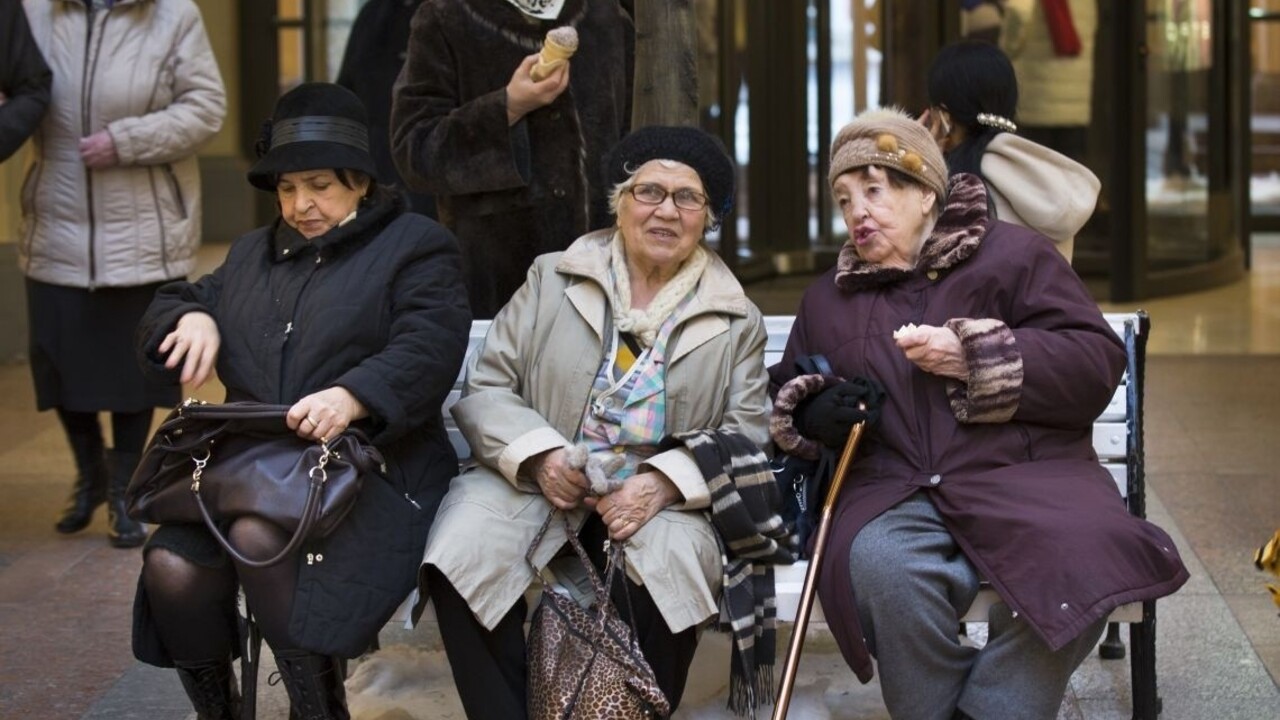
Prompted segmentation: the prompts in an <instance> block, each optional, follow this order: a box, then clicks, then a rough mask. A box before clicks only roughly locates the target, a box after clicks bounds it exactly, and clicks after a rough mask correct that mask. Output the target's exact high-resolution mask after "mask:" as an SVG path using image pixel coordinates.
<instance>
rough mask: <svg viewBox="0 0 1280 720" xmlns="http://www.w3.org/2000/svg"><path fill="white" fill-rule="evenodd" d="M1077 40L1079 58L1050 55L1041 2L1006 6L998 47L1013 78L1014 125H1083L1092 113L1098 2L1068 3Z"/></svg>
mask: <svg viewBox="0 0 1280 720" xmlns="http://www.w3.org/2000/svg"><path fill="white" fill-rule="evenodd" d="M1067 5H1068V7H1070V11H1071V22H1072V24H1073V25H1074V26H1075V29H1076V34H1077V35H1079V36H1080V46H1081V48H1080V54H1079V55H1076V56H1074V57H1063V56H1060V55H1057V54H1056V53H1054V50H1053V38H1052V37H1051V36H1050V34H1049V23H1048V21H1046V20H1045V15H1044V7H1043V6H1042V4H1041V3H1040V0H1009V2H1008V3H1007V4H1006V6H1005V15H1004V18H1005V20H1004V22H1005V25H1004V32H1003V33H1002V35H1001V40H1000V45H1001V47H1002V48H1003V49H1004V51H1005V53H1006V54H1008V56H1009V59H1010V60H1011V61H1012V62H1013V69H1014V72H1015V73H1017V76H1018V117H1017V120H1018V124H1019V125H1026V126H1029V127H1057V126H1076V125H1088V124H1089V123H1090V122H1092V117H1091V114H1090V113H1091V112H1092V108H1093V104H1092V101H1093V47H1094V41H1095V39H1096V35H1097V31H1098V4H1097V0H1068V2H1067Z"/></svg>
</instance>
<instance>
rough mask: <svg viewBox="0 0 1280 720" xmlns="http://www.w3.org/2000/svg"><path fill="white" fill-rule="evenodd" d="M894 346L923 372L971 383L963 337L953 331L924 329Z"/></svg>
mask: <svg viewBox="0 0 1280 720" xmlns="http://www.w3.org/2000/svg"><path fill="white" fill-rule="evenodd" d="M894 342H896V343H897V344H898V347H899V348H901V349H902V352H903V354H905V355H906V356H907V359H908V360H910V361H911V362H913V363H915V365H916V367H918V368H920V369H921V370H923V371H925V372H927V373H931V374H933V375H941V376H942V377H949V378H955V379H956V380H959V381H961V382H968V380H969V365H968V364H967V363H966V362H965V359H964V348H962V347H961V345H960V336H959V335H956V333H955V331H954V330H952V329H951V328H947V327H934V326H932V325H920V326H919V327H917V328H916V329H915V330H913V331H911V332H909V333H907V334H906V335H903V336H902V337H900V338H898V339H897V340H895V341H894Z"/></svg>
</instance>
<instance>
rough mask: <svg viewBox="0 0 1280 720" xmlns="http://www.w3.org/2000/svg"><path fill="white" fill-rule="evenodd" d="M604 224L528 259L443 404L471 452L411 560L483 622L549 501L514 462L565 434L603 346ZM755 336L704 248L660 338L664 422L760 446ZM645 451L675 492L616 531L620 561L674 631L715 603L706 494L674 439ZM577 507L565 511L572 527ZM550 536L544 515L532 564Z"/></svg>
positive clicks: (744, 305) (746, 304)
mask: <svg viewBox="0 0 1280 720" xmlns="http://www.w3.org/2000/svg"><path fill="white" fill-rule="evenodd" d="M611 237H612V231H611V230H603V231H598V232H594V233H591V234H588V235H585V236H583V237H582V238H579V239H578V240H577V241H576V242H575V243H574V244H573V245H571V246H570V247H569V249H568V250H566V251H564V252H563V253H552V254H549V255H543V256H541V257H539V258H538V260H537V261H536V262H535V263H534V266H533V268H532V269H531V270H530V272H529V277H528V280H527V281H526V282H525V284H524V286H523V287H522V288H521V289H520V290H519V291H518V292H517V293H516V294H515V296H514V297H513V298H512V299H511V302H510V303H508V304H507V306H506V307H505V308H504V309H503V310H502V311H501V312H500V313H498V316H497V317H496V318H495V319H494V321H493V325H492V326H491V328H490V330H489V334H488V336H487V337H486V338H485V341H484V344H483V346H482V347H481V348H480V350H479V351H478V352H476V353H475V354H474V355H473V356H472V358H471V360H470V362H469V365H468V367H467V382H466V387H465V389H464V391H463V397H462V399H461V400H459V401H458V403H457V404H456V405H455V406H454V407H453V416H454V419H455V420H456V421H457V423H458V427H459V428H460V429H461V430H462V433H463V435H464V436H465V437H466V438H467V441H468V442H469V443H470V445H471V450H472V453H473V456H474V458H475V459H476V460H478V461H479V465H478V466H476V467H474V468H472V469H469V470H466V471H464V472H463V473H462V474H461V475H459V476H458V477H456V478H454V480H453V483H452V484H451V485H450V487H449V494H448V495H447V496H445V499H444V502H443V503H442V504H441V506H440V512H439V514H438V515H437V516H436V519H435V522H434V523H433V524H432V526H431V535H430V537H429V538H428V540H427V548H426V552H425V555H424V559H423V562H424V563H427V564H431V565H434V566H436V567H437V568H439V569H440V570H441V571H442V572H443V573H444V574H445V576H446V577H448V578H449V580H450V582H452V583H453V585H454V587H456V588H457V590H458V592H459V593H461V594H462V596H463V597H464V598H466V600H467V602H468V604H469V605H470V606H471V609H472V611H473V612H475V614H476V617H477V618H479V620H480V621H481V622H482V623H483V624H484V625H485V627H488V628H493V627H494V626H495V625H496V624H497V622H498V620H500V619H501V618H502V616H503V614H505V613H506V612H507V611H509V610H510V609H511V607H512V605H514V604H515V602H516V600H518V599H519V597H520V596H521V595H522V594H523V593H524V592H525V590H526V589H528V587H529V586H530V584H531V583H532V582H533V580H534V575H533V571H532V570H531V569H530V567H529V566H528V565H527V564H526V563H525V560H524V555H525V551H526V550H527V549H528V547H529V545H530V544H531V542H532V540H533V537H534V535H535V533H536V532H537V530H538V528H539V527H540V526H541V524H542V522H543V520H544V519H546V516H547V513H548V512H549V511H550V510H551V508H552V506H551V504H550V503H548V502H547V501H546V500H545V499H543V497H542V495H541V494H539V493H538V489H537V486H536V485H534V484H532V483H530V482H528V481H527V480H524V479H520V480H517V478H516V471H517V469H518V468H519V467H520V464H521V463H522V462H524V460H526V459H527V458H529V457H532V456H533V455H536V454H538V453H541V452H544V451H546V450H550V449H553V448H558V447H567V446H569V445H570V444H571V443H572V441H573V440H574V438H575V436H576V435H577V433H578V429H579V426H580V424H581V421H582V415H583V411H584V409H585V408H586V405H587V398H588V395H589V394H590V390H591V385H592V381H593V380H594V378H595V375H596V371H597V370H598V369H599V366H600V363H601V361H602V359H603V358H604V353H605V352H606V348H607V346H608V343H607V342H606V338H605V331H606V322H605V320H606V313H607V312H608V297H609V296H608V293H607V292H606V289H605V285H606V283H608V282H609V279H608V278H609V273H608V267H609V241H610V239H611ZM764 347H765V328H764V324H763V320H762V318H761V316H760V311H759V310H758V309H757V308H756V307H755V305H753V304H752V303H751V301H750V300H748V299H747V298H746V296H745V295H744V293H743V290H742V286H741V285H740V284H739V283H738V281H737V280H736V279H735V278H734V277H733V274H732V273H731V272H730V271H729V269H728V267H726V266H725V265H724V263H723V262H721V261H720V259H719V258H718V257H715V256H714V255H713V256H712V259H711V262H710V263H709V264H708V266H707V269H706V270H705V271H704V273H703V276H702V279H701V281H700V282H699V284H698V287H697V290H696V296H695V299H694V300H693V301H692V302H691V303H690V304H689V305H688V306H687V307H686V309H685V311H684V314H683V317H681V318H680V319H679V322H678V324H677V326H676V328H675V330H674V331H673V332H672V335H671V340H670V343H669V344H668V347H667V352H668V357H669V360H668V363H667V371H666V392H667V425H666V429H665V431H666V433H667V434H672V433H677V432H682V431H685V430H694V429H702V428H719V429H726V430H736V431H738V432H740V433H742V434H744V435H746V436H747V437H749V438H751V439H752V440H754V441H755V442H757V443H758V444H760V445H762V446H763V445H764V444H765V443H766V442H767V441H768V435H769V433H768V420H769V411H770V405H769V398H768V382H769V380H768V375H767V374H766V373H765V368H764ZM646 464H647V465H648V466H652V467H654V468H657V469H659V470H661V471H662V472H664V473H666V475H667V476H668V477H670V478H671V479H672V481H673V482H675V484H676V486H677V487H679V488H680V490H681V492H682V493H683V494H684V497H685V502H684V503H683V504H680V505H677V506H674V507H672V508H669V509H667V510H664V511H662V512H660V513H659V514H658V515H657V516H656V517H655V518H654V519H653V520H651V521H650V522H649V523H647V524H646V525H645V526H644V527H643V528H641V529H640V531H639V532H637V533H636V534H635V535H634V536H633V537H632V538H631V540H629V541H628V544H627V571H628V574H629V576H630V577H631V578H632V579H633V580H635V581H637V582H640V583H643V584H644V585H645V586H646V587H647V588H648V589H649V592H650V594H651V595H652V596H653V599H654V601H655V602H656V603H657V606H658V608H659V610H660V611H661V613H662V616H663V619H664V620H666V622H667V624H668V625H669V626H670V628H671V630H672V631H674V632H680V631H681V630H684V629H686V628H688V627H691V626H694V625H697V624H699V623H701V622H703V621H705V620H707V619H708V618H710V617H711V616H712V615H714V614H715V613H716V612H717V608H718V606H717V598H718V595H719V591H720V582H721V562H720V551H719V548H718V545H717V543H716V538H715V535H714V531H713V530H712V527H711V524H710V522H709V521H708V519H707V512H706V511H707V509H708V506H709V503H710V495H709V493H708V491H707V486H706V483H705V482H704V480H703V478H702V474H701V473H700V472H698V469H697V467H696V466H695V464H694V462H693V459H692V457H691V456H690V455H689V453H688V451H686V450H684V449H683V448H680V449H673V450H669V451H666V452H662V453H659V454H657V455H655V456H653V457H652V458H650V459H649V460H648V461H647V463H646ZM643 467H644V466H642V468H643ZM585 512H586V510H585V509H580V510H578V511H575V512H574V513H572V514H571V516H570V521H571V523H573V524H574V526H575V527H580V526H581V524H582V522H583V521H584V519H585ZM564 542H565V535H564V531H563V528H561V527H557V526H556V525H553V526H552V528H551V530H549V531H548V533H547V536H546V537H545V538H544V539H543V542H542V544H541V545H540V546H539V548H538V552H537V553H536V555H535V556H534V561H535V563H536V564H537V565H538V567H540V568H541V567H545V566H546V564H547V563H548V562H550V560H551V558H552V556H553V555H554V554H555V553H556V551H557V550H558V549H559V547H560V546H561V545H563V544H564ZM424 590H425V588H424Z"/></svg>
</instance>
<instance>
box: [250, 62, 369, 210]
mask: <svg viewBox="0 0 1280 720" xmlns="http://www.w3.org/2000/svg"><path fill="white" fill-rule="evenodd" d="M256 149H257V151H258V162H256V163H254V165H253V167H251V168H249V183H250V184H252V185H253V186H254V187H256V188H258V189H259V190H266V191H268V192H274V191H275V189H276V180H277V179H278V178H279V177H280V176H281V175H282V174H284V173H288V172H298V171H300V170H319V169H331V168H336V169H342V170H359V171H360V172H362V173H364V174H365V175H368V176H369V177H371V178H373V179H374V180H377V179H378V172H377V170H376V169H374V165H373V156H372V155H370V154H369V115H368V113H367V112H366V111H365V108H364V103H363V102H361V101H360V98H359V97H358V96H356V94H355V93H353V92H351V91H350V90H348V89H346V88H344V87H342V86H341V85H335V84H333V83H321V82H313V83H303V84H302V85H299V86H298V87H296V88H294V89H292V90H290V91H289V92H287V93H285V94H284V95H281V96H280V99H279V100H277V101H276V107H275V110H274V111H273V112H272V113H271V120H270V121H269V122H267V123H264V124H263V126H262V133H261V135H260V136H259V138H258V144H257V148H256Z"/></svg>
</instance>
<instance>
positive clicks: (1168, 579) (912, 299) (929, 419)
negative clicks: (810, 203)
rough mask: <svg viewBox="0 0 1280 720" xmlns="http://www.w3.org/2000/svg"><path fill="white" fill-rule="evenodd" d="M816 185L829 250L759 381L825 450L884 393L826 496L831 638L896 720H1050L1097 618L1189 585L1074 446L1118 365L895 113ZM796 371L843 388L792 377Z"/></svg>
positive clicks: (1030, 247) (1053, 274) (787, 422)
mask: <svg viewBox="0 0 1280 720" xmlns="http://www.w3.org/2000/svg"><path fill="white" fill-rule="evenodd" d="M830 183H831V192H832V195H833V196H834V198H835V201H836V204H837V205H838V206H839V208H840V211H841V213H842V214H843V216H844V221H845V224H846V225H847V226H848V228H849V240H848V241H847V242H846V243H845V245H844V247H843V248H841V250H840V256H839V259H838V261H837V264H836V267H835V268H834V269H832V270H831V271H830V272H828V273H826V274H825V275H823V276H822V277H821V278H819V279H818V280H816V281H815V282H814V283H813V284H812V285H811V286H810V287H809V288H808V289H807V290H806V291H805V294H804V297H803V299H802V300H801V305H800V309H799V311H798V312H797V314H796V321H795V325H794V326H793V328H792V331H791V337H790V338H789V339H788V342H787V348H786V351H785V353H784V355H783V359H782V362H781V363H780V364H778V365H777V366H775V367H773V368H772V369H771V376H772V380H773V381H774V382H775V383H776V384H777V385H779V386H781V389H780V390H779V391H778V394H777V399H776V403H775V406H774V407H775V417H774V425H773V428H772V429H773V431H774V432H773V436H774V439H775V441H776V442H777V443H778V444H779V446H780V447H782V448H783V449H785V450H787V451H789V452H791V453H793V454H801V455H805V454H811V453H813V452H815V451H816V450H817V449H818V445H819V444H822V445H827V446H828V447H836V448H839V447H841V446H843V444H844V442H845V438H846V437H847V436H848V434H849V429H850V426H851V425H852V424H853V423H855V422H858V421H860V420H863V419H865V415H864V414H863V413H862V412H861V411H860V410H859V409H858V402H859V400H860V399H863V398H865V397H866V395H867V393H866V392H865V390H866V385H867V384H866V383H865V382H858V381H857V380H855V379H872V380H875V381H877V382H878V383H880V384H882V385H883V387H884V389H885V391H886V395H887V400H886V401H885V403H884V405H883V406H882V407H881V408H880V415H879V422H878V424H877V425H876V426H875V427H874V430H873V431H872V432H871V433H870V434H869V436H868V438H867V440H866V441H864V443H863V447H862V449H861V450H860V453H859V455H858V458H857V460H856V461H855V463H854V465H853V468H852V470H851V471H850V474H849V476H848V479H847V481H846V483H845V485H844V486H843V488H842V492H841V496H840V497H839V498H838V499H837V501H836V507H835V512H834V515H833V526H832V530H831V534H830V536H829V537H830V544H829V546H828V550H827V552H826V553H825V554H824V556H823V559H822V570H821V575H820V580H819V583H818V593H819V597H820V598H821V600H822V606H823V610H824V612H825V615H826V618H827V621H828V622H829V623H830V625H831V629H832V631H833V633H834V635H835V638H836V641H837V643H838V644H839V646H840V649H841V652H842V653H843V654H844V657H845V660H846V661H847V662H848V663H849V666H850V667H851V668H853V670H854V671H855V672H856V673H857V674H858V677H859V678H861V679H862V680H863V681H864V682H865V681H868V680H870V679H871V673H872V664H871V656H874V657H875V658H876V668H878V670H879V672H880V687H881V690H882V691H883V693H884V699H885V704H886V705H887V706H888V709H889V713H890V714H891V715H892V716H893V717H894V718H895V720H907V719H911V720H917V719H918V720H952V719H963V718H969V717H974V718H984V719H985V718H1042V719H1045V720H1051V719H1052V718H1054V717H1055V716H1056V715H1057V712H1058V707H1059V705H1061V703H1062V697H1063V693H1064V691H1065V689H1066V685H1067V681H1068V679H1069V678H1070V677H1071V673H1072V671H1073V670H1075V668H1076V666H1077V665H1078V664H1079V663H1080V661H1081V660H1082V659H1083V658H1084V657H1085V655H1086V654H1087V653H1088V652H1089V650H1090V649H1091V648H1092V647H1093V645H1094V644H1095V643H1096V642H1097V639H1098V637H1099V636H1100V634H1101V633H1102V629H1103V627H1104V625H1105V623H1106V618H1107V614H1108V613H1110V611H1111V610H1112V609H1114V608H1115V607H1117V606H1119V605H1121V604H1123V603H1127V602H1132V601H1137V600H1151V599H1154V598H1157V597H1160V596H1163V595H1167V594H1169V593H1172V592H1173V591H1175V590H1177V589H1178V587H1179V586H1180V585H1182V583H1183V582H1185V581H1186V579H1187V570H1186V568H1185V567H1183V565H1182V562H1181V560H1180V559H1179V558H1178V552H1177V549H1176V548H1175V547H1174V545H1173V541H1172V540H1170V539H1169V536H1168V535H1167V534H1166V533H1165V532H1164V531H1162V530H1161V529H1160V528H1158V527H1156V526H1154V525H1152V524H1150V523H1148V522H1146V521H1143V520H1140V519H1138V518H1136V517H1133V516H1132V515H1130V514H1129V513H1128V511H1127V510H1126V509H1125V507H1124V503H1123V502H1122V501H1121V498H1120V495H1119V493H1117V492H1116V487H1115V483H1114V481H1113V480H1112V479H1111V475H1110V473H1108V472H1107V471H1106V470H1105V469H1104V468H1103V467H1102V466H1101V465H1099V464H1098V460H1097V456H1096V455H1095V454H1094V451H1093V443H1092V428H1093V421H1094V420H1095V419H1096V418H1097V417H1098V415H1099V414H1100V413H1101V412H1102V410H1103V409H1104V408H1105V407H1106V406H1107V402H1108V400H1109V399H1110V398H1111V397H1112V394H1113V393H1114V392H1115V389H1116V384H1117V383H1118V382H1119V381H1120V376H1121V373H1122V372H1123V371H1124V364H1125V352H1124V348H1123V346H1122V345H1121V343H1120V340H1119V339H1118V338H1117V337H1116V336H1115V333H1113V332H1112V331H1111V329H1110V328H1109V327H1108V325H1107V322H1106V320H1105V318H1103V316H1102V313H1101V312H1100V311H1099V310H1098V306H1097V304H1096V303H1095V302H1094V301H1093V299H1092V298H1091V297H1089V293H1088V291H1087V290H1086V289H1085V287H1084V283H1082V282H1081V281H1080V278H1079V277H1077V276H1076V275H1075V273H1074V272H1072V270H1071V266H1070V265H1069V264H1068V263H1067V261H1066V260H1065V259H1064V258H1063V257H1062V256H1061V255H1060V254H1059V253H1058V252H1057V251H1056V250H1055V249H1054V247H1053V243H1052V242H1051V241H1050V240H1049V239H1048V238H1046V237H1044V236H1042V235H1039V234H1037V233H1035V232H1034V231H1032V230H1029V229H1026V228H1022V227H1019V226H1016V225H1011V224H1009V223H1005V222H1001V221H998V220H994V219H993V218H992V214H991V212H990V209H989V208H988V205H987V199H986V198H987V195H986V191H985V189H984V187H983V184H982V181H981V180H980V179H979V178H978V177H977V176H975V175H969V174H965V173H959V174H957V175H955V176H954V177H948V175H947V168H946V164H945V161H944V160H943V157H942V153H941V151H940V150H939V149H938V145H937V143H936V142H935V141H934V139H933V138H932V136H930V134H929V132H928V131H927V130H926V129H925V128H924V126H922V125H921V124H919V123H917V122H916V121H915V120H913V119H912V118H910V117H908V116H906V115H905V114H903V113H901V112H899V111H895V110H871V111H867V112H865V113H863V114H861V115H859V116H858V117H857V118H855V119H854V120H853V122H851V123H849V124H848V125H846V126H845V127H844V128H843V129H842V130H841V131H840V133H839V134H838V135H837V136H836V139H835V141H834V142H833V143H832V148H831V175H830ZM812 355H823V356H825V357H826V358H827V360H828V361H829V362H830V364H831V368H832V370H833V371H834V374H835V375H838V376H841V377H844V378H849V380H848V381H847V382H843V383H839V382H835V381H833V380H832V379H831V378H829V377H822V376H818V375H800V376H799V377H797V376H796V374H797V371H796V370H795V369H794V367H795V361H796V360H798V359H801V358H804V357H806V356H812ZM824 388H825V389H824ZM797 430H798V432H797ZM984 579H985V580H986V581H988V582H990V583H991V585H992V586H993V587H994V588H995V589H996V590H997V591H998V592H999V594H1000V598H1001V600H1002V602H1001V603H999V604H997V605H996V606H995V608H994V609H993V610H992V613H991V617H990V625H989V628H990V632H989V637H988V640H987V643H986V645H985V646H984V647H983V648H982V649H977V648H974V647H973V646H972V645H969V644H963V643H961V642H960V639H959V637H958V633H957V627H958V617H959V615H960V614H961V613H963V612H964V611H965V610H966V609H968V607H969V606H970V604H971V603H972V602H973V599H974V596H975V594H976V593H977V592H978V583H979V581H980V580H984Z"/></svg>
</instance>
